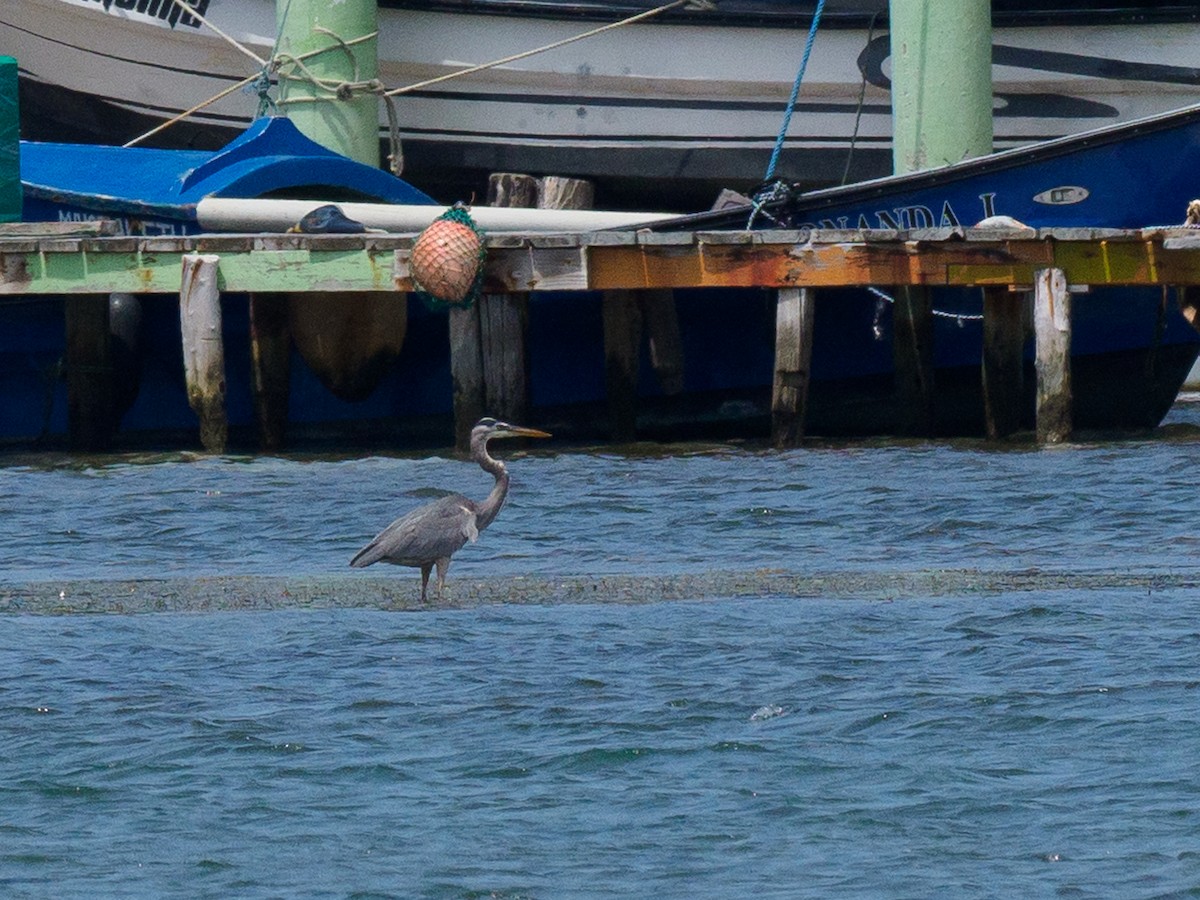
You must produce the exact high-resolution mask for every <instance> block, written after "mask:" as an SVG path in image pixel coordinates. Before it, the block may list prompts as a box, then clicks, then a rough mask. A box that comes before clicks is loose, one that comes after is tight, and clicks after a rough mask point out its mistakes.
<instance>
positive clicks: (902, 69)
mask: <svg viewBox="0 0 1200 900" xmlns="http://www.w3.org/2000/svg"><path fill="white" fill-rule="evenodd" d="M991 14H992V10H991V2H990V0H891V3H890V7H889V19H890V23H891V47H892V133H893V137H892V167H893V170H894V171H895V172H896V174H901V173H904V172H915V171H917V170H919V169H931V168H934V167H935V166H943V165H946V164H948V163H956V162H961V161H962V160H964V159H970V158H971V157H974V156H986V155H987V154H989V153H991V152H992V19H991Z"/></svg>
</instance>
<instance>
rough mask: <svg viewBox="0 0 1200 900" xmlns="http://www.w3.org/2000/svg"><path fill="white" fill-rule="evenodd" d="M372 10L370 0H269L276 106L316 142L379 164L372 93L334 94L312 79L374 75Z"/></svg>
mask: <svg viewBox="0 0 1200 900" xmlns="http://www.w3.org/2000/svg"><path fill="white" fill-rule="evenodd" d="M377 11H378V8H377V5H376V0H340V2H336V3H335V2H330V0H275V24H276V29H277V32H278V35H279V42H278V46H277V48H276V52H277V53H278V54H280V55H281V56H282V57H283V59H282V62H281V65H280V68H279V105H280V109H282V110H283V111H284V112H285V113H286V114H287V117H288V118H289V119H291V120H292V121H293V122H294V123H295V124H296V127H297V128H299V129H300V131H302V132H303V133H304V134H306V135H307V136H308V137H310V138H312V139H313V140H314V141H316V142H317V143H318V144H321V145H322V146H325V147H328V148H329V149H330V150H336V151H337V152H338V153H341V154H342V155H343V156H348V157H350V158H351V159H354V160H357V161H359V162H362V163H366V164H368V165H371V166H378V165H379V98H378V95H376V94H372V93H366V92H361V91H355V92H354V93H353V94H352V95H351V96H350V98H349V99H338V98H337V97H336V96H335V95H334V93H333V92H332V91H331V90H329V89H327V88H325V87H321V86H319V85H318V84H315V83H314V81H313V79H314V78H315V79H320V80H321V81H322V82H326V83H328V84H329V85H331V86H336V85H338V84H351V83H355V82H369V81H372V80H374V79H375V78H377V77H378V74H379V58H378V41H377V40H376V38H375V37H374V34H375V31H376V28H377V24H376V22H377ZM368 36H369V37H368ZM314 51H319V52H315V53H314ZM309 54H312V55H309ZM295 58H303V59H302V60H301V63H300V64H298V63H295V62H293V61H292V60H293V59H295Z"/></svg>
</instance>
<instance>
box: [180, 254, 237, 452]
mask: <svg viewBox="0 0 1200 900" xmlns="http://www.w3.org/2000/svg"><path fill="white" fill-rule="evenodd" d="M219 262H220V259H219V257H217V256H213V255H200V254H187V255H185V256H184V257H183V271H182V280H181V286H180V291H179V323H180V326H181V329H182V332H183V371H184V378H185V380H186V382H187V395H188V403H189V404H190V405H191V407H192V409H193V410H194V411H195V413H196V416H197V418H199V420H200V443H201V445H202V446H203V447H204V449H205V450H207V451H208V452H209V453H224V452H225V445H226V442H227V440H228V437H229V425H228V420H227V419H226V415H225V344H224V340H223V338H222V335H221V291H220V289H219V287H218V286H217V266H218V263H219Z"/></svg>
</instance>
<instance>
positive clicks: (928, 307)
mask: <svg viewBox="0 0 1200 900" xmlns="http://www.w3.org/2000/svg"><path fill="white" fill-rule="evenodd" d="M892 359H893V364H894V367H895V376H894V377H895V386H896V403H897V404H898V414H897V419H896V421H897V429H898V431H899V432H900V433H901V434H906V435H911V436H914V437H928V436H930V435H932V434H933V402H934V395H933V299H932V295H931V294H930V291H929V288H927V287H923V286H919V285H900V286H898V287H897V288H896V289H895V304H894V305H893V308H892Z"/></svg>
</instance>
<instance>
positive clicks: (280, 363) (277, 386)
mask: <svg viewBox="0 0 1200 900" xmlns="http://www.w3.org/2000/svg"><path fill="white" fill-rule="evenodd" d="M291 363H292V335H291V330H290V329H289V327H288V297H287V295H286V294H251V295H250V390H251V393H252V394H253V397H254V414H255V419H256V420H257V422H258V440H259V446H261V447H262V449H263V450H278V449H280V448H281V447H282V446H283V444H284V441H285V439H286V436H287V420H288V401H289V397H290V394H291V384H290V381H291V369H292V365H291Z"/></svg>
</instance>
